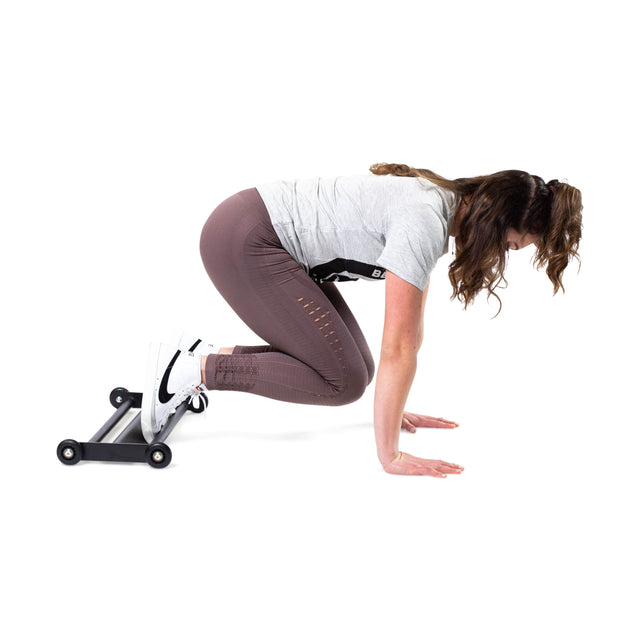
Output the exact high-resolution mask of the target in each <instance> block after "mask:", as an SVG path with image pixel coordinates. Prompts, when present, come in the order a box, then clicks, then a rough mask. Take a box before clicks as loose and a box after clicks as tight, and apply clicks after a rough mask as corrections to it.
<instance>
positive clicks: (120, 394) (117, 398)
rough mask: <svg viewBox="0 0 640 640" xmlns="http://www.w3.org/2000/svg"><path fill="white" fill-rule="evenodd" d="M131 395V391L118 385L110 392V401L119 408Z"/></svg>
mask: <svg viewBox="0 0 640 640" xmlns="http://www.w3.org/2000/svg"><path fill="white" fill-rule="evenodd" d="M128 397H129V391H128V390H127V389H125V388H124V387H116V388H115V389H114V390H113V391H112V392H111V393H110V394H109V402H110V403H111V405H112V406H113V407H115V408H116V409H118V408H119V407H120V405H121V404H122V403H123V402H124V401H125V400H127V398H128Z"/></svg>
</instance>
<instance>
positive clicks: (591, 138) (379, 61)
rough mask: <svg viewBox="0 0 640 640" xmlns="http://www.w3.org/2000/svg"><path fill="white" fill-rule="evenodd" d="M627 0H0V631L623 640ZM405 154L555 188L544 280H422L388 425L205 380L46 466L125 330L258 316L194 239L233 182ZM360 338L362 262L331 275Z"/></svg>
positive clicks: (246, 334)
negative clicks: (404, 460) (125, 431)
mask: <svg viewBox="0 0 640 640" xmlns="http://www.w3.org/2000/svg"><path fill="white" fill-rule="evenodd" d="M631 7H632V5H631V3H629V2H619V1H612V2H608V3H606V4H601V3H592V2H562V1H560V2H559V1H558V0H555V1H554V2H546V1H542V2H536V3H535V4H530V3H517V2H496V1H488V2H446V3H444V2H437V3H436V2H424V1H422V2H415V1H405V2H402V3H397V4H396V3H391V2H377V1H372V0H368V1H367V2H349V1H344V0H343V1H342V2H334V1H331V0H329V1H325V2H322V3H305V2H300V1H297V2H284V1H278V0H275V1H270V2H253V1H252V2H237V3H232V2H188V1H186V2H185V1H184V0H183V1H182V2H179V3H178V2H141V1H135V0H127V1H126V2H123V1H113V0H112V1H111V2H80V1H77V2H71V1H68V0H61V1H60V2H33V1H28V0H23V1H22V2H19V3H17V2H16V3H5V4H3V9H2V11H1V12H0V53H1V56H2V69H1V77H0V80H1V90H2V99H1V102H0V109H1V111H2V113H1V119H0V126H1V128H2V129H1V140H0V153H1V167H0V169H1V171H0V176H1V177H0V180H1V183H2V186H1V188H0V204H1V211H2V229H3V234H2V251H1V252H0V260H1V261H2V263H1V268H2V299H3V311H2V352H3V364H4V366H3V367H2V374H1V375H2V381H1V384H2V390H3V394H2V402H3V410H2V417H3V420H2V426H3V430H2V442H3V445H4V446H3V459H2V465H1V466H0V473H1V474H2V500H3V516H4V518H3V520H4V524H3V527H2V534H1V535H2V545H1V547H0V548H1V553H2V576H3V577H2V582H3V584H4V587H3V588H4V595H3V596H2V604H3V608H4V610H5V612H4V613H3V615H2V617H1V618H0V626H1V627H2V628H3V631H4V630H6V629H9V630H10V635H6V634H5V633H3V635H5V636H6V637H11V638H33V637H36V636H37V635H44V634H48V633H50V632H53V631H61V632H63V633H64V635H65V637H67V638H81V637H82V638H85V637H94V638H108V637H109V638H111V637H115V636H117V637H124V638H132V637H141V636H143V635H144V636H153V637H158V638H169V637H184V638H196V639H197V638H224V639H236V638H263V637H271V636H272V635H273V636H274V637H276V636H277V637H280V638H287V639H288V638H305V639H306V638H323V639H324V638H340V639H341V638H352V637H362V638H389V637H397V638H399V637H412V638H446V639H447V640H453V639H458V638H479V637H491V638H493V639H502V638H536V639H537V638H541V637H544V638H565V637H589V638H591V637H593V638H605V637H616V638H637V637H638V634H639V632H640V628H639V625H638V619H637V603H638V591H637V572H638V569H639V566H638V564H639V563H638V551H637V544H636V541H637V539H638V534H639V531H638V525H637V521H636V520H635V515H637V489H638V479H637V452H638V445H639V444H640V438H639V436H638V427H639V426H640V424H639V420H638V415H637V410H636V403H635V400H636V397H637V388H638V374H637V362H638V356H639V355H640V354H639V353H638V340H637V323H638V320H637V313H636V311H635V310H636V308H637V259H636V255H637V242H638V213H639V212H638V204H637V202H638V198H637V194H636V193H635V190H636V183H637V180H636V178H637V171H638V162H637V149H638V142H639V139H638V138H639V136H638V125H637V114H638V112H639V105H638V98H637V60H638V47H637V44H634V43H637V34H636V29H635V26H634V24H635V20H634V19H632V15H633V14H632V12H631ZM375 162H401V163H406V164H410V165H413V166H418V167H425V168H430V169H433V170H434V171H436V172H437V173H440V174H441V175H444V176H447V177H450V178H455V177H463V176H471V175H479V174H483V173H490V172H494V171H499V170H502V169H524V170H526V171H529V172H531V173H536V174H538V175H540V176H542V177H543V178H544V179H545V180H550V179H552V178H558V179H560V180H566V181H568V182H569V183H570V184H572V185H574V186H576V187H578V188H579V189H580V190H581V191H582V194H583V202H584V232H583V241H582V243H581V247H580V254H581V257H582V268H581V270H580V271H579V272H578V264H577V263H576V262H573V263H571V265H570V266H569V268H568V269H567V271H566V273H565V285H566V289H567V292H566V294H565V295H562V293H559V294H558V295H557V296H555V297H553V296H552V295H551V291H552V287H551V284H550V282H549V280H548V279H547V277H546V275H545V274H544V272H543V271H541V272H537V271H535V269H533V268H532V266H531V264H530V261H531V258H532V256H533V251H532V250H524V251H521V252H519V253H514V252H511V255H510V264H509V268H508V272H507V279H508V281H509V287H508V288H507V289H506V290H504V291H503V292H502V293H501V294H500V295H501V297H502V300H503V303H504V310H503V312H502V313H501V315H500V316H498V317H497V318H496V319H495V320H491V317H492V316H493V315H494V314H495V312H496V310H497V305H496V304H495V303H487V302H486V298H485V297H484V296H482V297H480V298H478V299H477V301H476V303H475V304H474V305H473V307H471V308H470V309H468V310H467V311H463V309H462V306H461V304H460V303H459V302H457V301H453V302H452V301H450V300H449V296H450V294H451V287H450V285H449V282H448V278H447V266H448V261H449V257H447V258H443V259H442V260H441V261H440V263H439V264H438V266H437V268H436V270H435V272H434V273H433V276H432V280H431V283H432V284H431V290H430V294H429V301H428V305H427V311H426V318H425V323H426V336H425V341H424V344H423V347H422V351H421V352H420V355H419V365H418V373H417V375H416V379H415V382H414V384H413V388H412V391H411V395H410V397H409V401H408V403H407V409H408V410H410V411H415V412H420V413H426V414H429V415H435V416H444V417H447V418H450V419H452V420H456V421H458V422H460V428H459V429H456V430H453V431H441V432H438V431H435V430H423V431H421V432H419V433H417V434H415V435H412V434H407V433H403V434H402V436H401V449H403V450H405V451H409V452H411V453H413V454H415V455H420V456H423V457H429V458H441V459H444V460H448V461H451V462H455V463H458V464H461V465H463V466H464V467H465V471H464V473H463V474H462V475H460V476H450V477H448V478H447V479H444V480H440V479H436V478H430V477H397V476H391V475H388V474H386V473H384V471H383V470H382V468H381V467H380V465H379V463H378V460H377V458H376V455H375V446H374V439H373V427H372V415H373V390H374V385H373V384H372V385H371V386H370V387H369V389H368V390H367V392H366V394H365V396H364V397H363V398H362V399H361V400H359V401H358V402H356V403H354V404H352V405H347V406H345V407H338V408H330V407H309V406H295V405H291V404H287V403H282V402H275V401H273V400H268V399H265V398H261V397H258V396H252V395H250V394H244V393H232V392H218V393H213V392H211V393H210V400H211V402H210V407H209V410H208V411H207V412H206V413H205V414H203V415H192V414H189V415H187V416H186V417H185V418H184V419H183V420H182V422H181V423H180V424H179V426H178V427H177V429H176V430H175V432H174V433H173V434H172V436H171V438H170V441H169V444H170V445H171V447H172V451H173V463H172V464H171V466H170V467H168V468H166V469H164V470H153V469H151V468H150V467H148V466H147V465H123V464H109V463H104V464H103V463H81V464H79V465H77V466H64V465H62V464H60V462H59V461H58V460H57V458H56V455H55V450H56V446H57V444H58V442H60V441H61V440H63V439H65V438H75V439H77V440H86V439H88V438H89V437H90V436H91V435H92V434H93V433H94V432H95V431H97V429H98V428H99V426H100V425H101V424H102V423H103V422H104V421H105V420H106V419H107V417H109V416H110V415H111V413H112V408H111V405H110V404H109V402H108V395H109V392H110V391H111V389H112V388H114V387H116V386H126V387H127V388H129V389H130V390H140V391H141V390H142V389H141V385H142V384H143V378H144V373H145V366H146V354H147V348H148V344H149V342H150V341H151V340H155V339H163V338H165V337H166V336H170V335H171V334H172V332H173V331H174V330H175V329H181V328H184V329H188V330H190V331H192V332H193V333H196V334H197V335H199V336H201V337H202V338H204V339H206V340H209V341H213V342H216V343H217V344H219V345H223V346H233V345H234V344H245V345H246V344H261V343H262V340H260V339H259V338H258V337H257V336H255V334H253V333H252V332H251V331H250V330H249V329H248V328H247V327H245V326H244V325H243V324H242V322H241V321H240V320H239V319H238V318H237V317H236V316H235V314H234V313H233V311H232V310H231V309H230V308H229V307H227V306H226V303H225V302H224V301H223V299H222V298H221V297H220V296H219V294H218V293H217V291H216V290H215V288H214V287H213V285H212V284H211V283H210V281H209V280H208V278H207V276H206V273H205V271H204V269H203V267H202V265H201V262H200V256H199V252H198V243H199V235H200V230H201V227H202V225H203V223H204V221H205V220H206V218H207V216H208V215H209V213H210V212H211V210H213V208H214V207H215V206H216V205H217V204H219V203H220V202H221V201H222V200H223V199H225V198H226V197H228V196H230V195H232V194H233V193H235V192H237V191H239V190H241V189H245V188H249V187H252V186H255V185H256V184H260V183H262V182H266V181H269V180H276V179H286V178H293V177H313V176H333V175H349V174H354V173H366V172H367V171H368V168H369V166H370V165H371V164H373V163H375ZM339 287H340V291H341V292H342V293H343V295H344V296H345V298H346V299H347V301H348V302H349V304H350V305H351V307H352V309H353V311H354V313H355V315H356V317H357V318H358V319H359V321H360V323H361V326H362V328H363V330H364V333H365V335H366V336H367V338H368V340H369V343H370V345H371V349H372V352H373V354H374V357H375V358H376V361H377V358H378V355H379V345H380V339H381V335H382V321H383V309H384V285H383V284H382V283H375V282H365V281H360V282H356V283H343V284H340V285H339Z"/></svg>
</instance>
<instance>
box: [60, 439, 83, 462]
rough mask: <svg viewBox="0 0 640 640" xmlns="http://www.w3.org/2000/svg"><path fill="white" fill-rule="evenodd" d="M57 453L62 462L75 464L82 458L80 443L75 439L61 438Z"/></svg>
mask: <svg viewBox="0 0 640 640" xmlns="http://www.w3.org/2000/svg"><path fill="white" fill-rule="evenodd" d="M57 454H58V460H60V462H62V464H77V463H78V462H80V460H82V445H81V444H80V443H79V442H76V441H75V440H63V441H62V442H61V443H60V444H59V445H58V450H57Z"/></svg>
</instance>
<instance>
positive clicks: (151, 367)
mask: <svg viewBox="0 0 640 640" xmlns="http://www.w3.org/2000/svg"><path fill="white" fill-rule="evenodd" d="M161 351H162V344H161V343H154V344H152V345H151V346H150V347H149V356H148V359H147V374H146V375H147V377H146V380H145V387H144V391H143V393H142V408H141V411H140V426H141V429H142V435H143V436H144V439H145V440H146V441H147V442H151V441H152V440H153V439H154V438H155V437H156V435H157V431H159V430H160V429H158V430H157V431H156V430H154V425H155V424H156V417H155V413H156V412H155V408H156V405H155V396H156V390H157V389H158V386H159V385H160V382H161V380H162V374H163V372H160V371H158V368H159V367H158V365H159V360H160V352H161Z"/></svg>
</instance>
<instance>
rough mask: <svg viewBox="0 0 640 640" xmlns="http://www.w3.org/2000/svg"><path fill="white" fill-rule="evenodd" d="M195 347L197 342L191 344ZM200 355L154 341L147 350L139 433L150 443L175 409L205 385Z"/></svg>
mask: <svg viewBox="0 0 640 640" xmlns="http://www.w3.org/2000/svg"><path fill="white" fill-rule="evenodd" d="M192 346H193V347H194V348H196V347H197V345H195V344H193V343H192ZM200 357H201V356H200V355H196V354H195V353H194V352H193V351H182V350H180V349H176V348H175V347H172V346H170V345H168V344H163V343H154V344H152V345H151V347H150V349H149V359H148V361H147V378H146V384H145V388H144V390H143V393H142V410H141V412H140V420H141V426H142V435H143V436H144V438H145V440H146V441H147V442H151V441H152V440H153V439H154V438H155V436H156V435H157V434H158V432H159V431H160V429H161V428H162V427H163V425H164V424H165V422H166V421H167V420H168V419H169V416H171V415H172V414H173V413H175V411H176V409H177V408H178V407H179V406H180V405H181V404H182V403H183V402H184V401H185V400H187V399H188V398H189V397H191V396H192V395H196V394H198V393H201V392H202V391H203V390H204V389H205V387H204V384H203V383H202V374H201V371H200Z"/></svg>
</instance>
